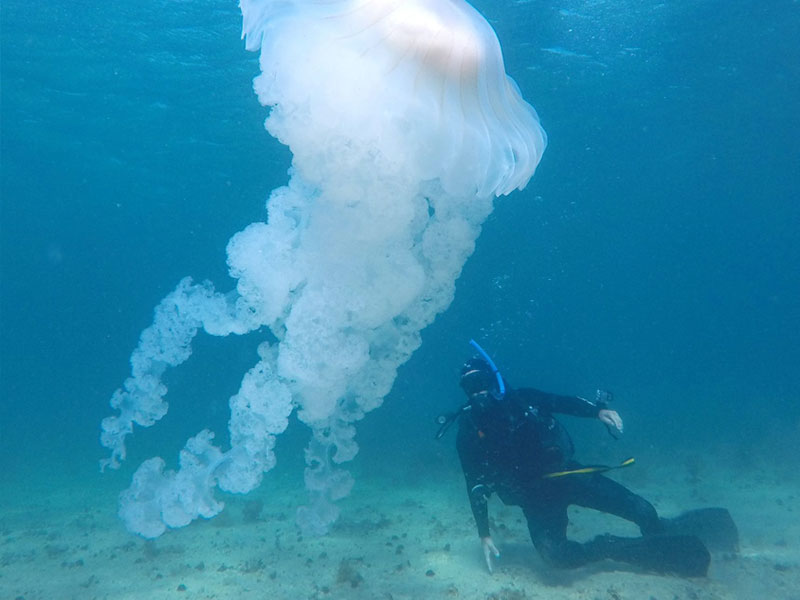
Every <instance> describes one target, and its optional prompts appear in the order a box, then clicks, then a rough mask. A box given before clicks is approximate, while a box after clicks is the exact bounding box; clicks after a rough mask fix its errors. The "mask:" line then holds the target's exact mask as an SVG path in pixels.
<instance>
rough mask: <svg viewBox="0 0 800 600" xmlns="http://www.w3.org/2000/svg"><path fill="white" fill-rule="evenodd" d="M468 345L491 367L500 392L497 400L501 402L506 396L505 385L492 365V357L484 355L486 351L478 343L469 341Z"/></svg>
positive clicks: (495, 367) (495, 366)
mask: <svg viewBox="0 0 800 600" xmlns="http://www.w3.org/2000/svg"><path fill="white" fill-rule="evenodd" d="M469 343H470V345H471V346H472V347H473V348H475V350H477V351H478V352H479V353H480V355H481V356H482V357H483V360H485V361H486V362H487V363H488V365H489V366H490V367H491V369H492V373H493V374H494V376H495V377H497V388H498V389H499V390H500V392H499V394H498V395H497V399H498V400H502V399H503V396H505V395H506V384H505V383H503V377H502V376H501V375H500V371H499V370H498V369H497V365H495V364H494V361H493V360H492V357H491V356H489V355H488V354H486V350H484V349H483V348H481V347H480V345H479V344H478V342H476V341H475V340H470V341H469Z"/></svg>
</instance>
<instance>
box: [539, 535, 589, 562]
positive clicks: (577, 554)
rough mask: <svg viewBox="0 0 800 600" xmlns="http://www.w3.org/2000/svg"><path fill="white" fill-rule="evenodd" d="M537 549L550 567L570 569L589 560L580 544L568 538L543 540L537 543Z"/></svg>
mask: <svg viewBox="0 0 800 600" xmlns="http://www.w3.org/2000/svg"><path fill="white" fill-rule="evenodd" d="M537 550H538V551H539V554H540V555H541V557H542V558H543V559H544V561H545V562H546V563H547V564H548V565H550V566H551V567H557V568H559V569H570V568H574V567H579V566H581V565H584V564H586V563H587V562H589V559H588V557H587V555H586V551H585V549H584V548H583V545H582V544H579V543H578V542H571V541H569V540H562V541H555V540H544V541H541V542H540V543H539V544H537Z"/></svg>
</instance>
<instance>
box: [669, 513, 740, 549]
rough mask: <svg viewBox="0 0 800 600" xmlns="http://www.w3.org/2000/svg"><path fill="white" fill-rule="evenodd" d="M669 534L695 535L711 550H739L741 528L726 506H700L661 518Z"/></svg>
mask: <svg viewBox="0 0 800 600" xmlns="http://www.w3.org/2000/svg"><path fill="white" fill-rule="evenodd" d="M661 521H662V523H663V524H664V527H665V531H664V533H666V534H668V535H684V534H685V535H694V536H697V537H699V538H700V539H701V540H702V541H703V543H704V544H705V545H706V546H707V547H708V548H709V550H713V551H718V552H738V551H739V530H738V529H737V528H736V523H734V522H733V518H732V517H731V513H729V512H728V509H726V508H718V507H716V508H699V509H697V510H690V511H687V512H685V513H683V514H681V515H678V516H677V517H675V518H672V519H661Z"/></svg>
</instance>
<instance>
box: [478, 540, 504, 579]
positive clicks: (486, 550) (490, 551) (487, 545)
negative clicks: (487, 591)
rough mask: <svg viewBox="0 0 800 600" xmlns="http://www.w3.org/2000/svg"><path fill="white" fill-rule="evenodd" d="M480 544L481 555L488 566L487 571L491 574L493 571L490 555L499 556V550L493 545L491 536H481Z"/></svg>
mask: <svg viewBox="0 0 800 600" xmlns="http://www.w3.org/2000/svg"><path fill="white" fill-rule="evenodd" d="M481 546H483V557H484V558H485V559H486V566H487V567H488V568H489V573H490V574H491V573H493V572H494V571H493V570H492V556H494V557H495V558H500V550H498V549H497V546H495V545H494V542H493V541H492V536H486V537H484V538H481Z"/></svg>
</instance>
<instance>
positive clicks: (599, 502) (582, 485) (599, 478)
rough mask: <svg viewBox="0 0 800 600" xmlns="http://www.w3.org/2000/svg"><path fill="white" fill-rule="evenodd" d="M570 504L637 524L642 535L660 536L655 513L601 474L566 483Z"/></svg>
mask: <svg viewBox="0 0 800 600" xmlns="http://www.w3.org/2000/svg"><path fill="white" fill-rule="evenodd" d="M567 483H568V484H569V489H570V494H569V496H570V503H571V504H577V505H578V506H585V507H586V508H593V509H595V510H599V511H602V512H605V513H610V514H612V515H616V516H618V517H621V518H623V519H625V520H627V521H631V522H633V523H636V524H637V525H638V526H639V529H641V531H642V534H643V535H653V534H657V533H662V532H663V530H664V525H663V523H662V522H661V520H660V519H659V518H658V513H656V509H655V508H654V507H653V505H652V504H650V503H649V502H648V501H647V500H645V499H644V498H642V497H641V496H639V495H637V494H634V493H633V492H632V491H630V490H629V489H628V488H626V487H625V486H623V485H620V484H619V483H617V482H616V481H614V480H612V479H609V478H608V477H604V476H603V475H600V474H595V475H590V476H588V477H584V476H580V475H578V476H574V477H573V479H572V480H571V481H569V482H567Z"/></svg>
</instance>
